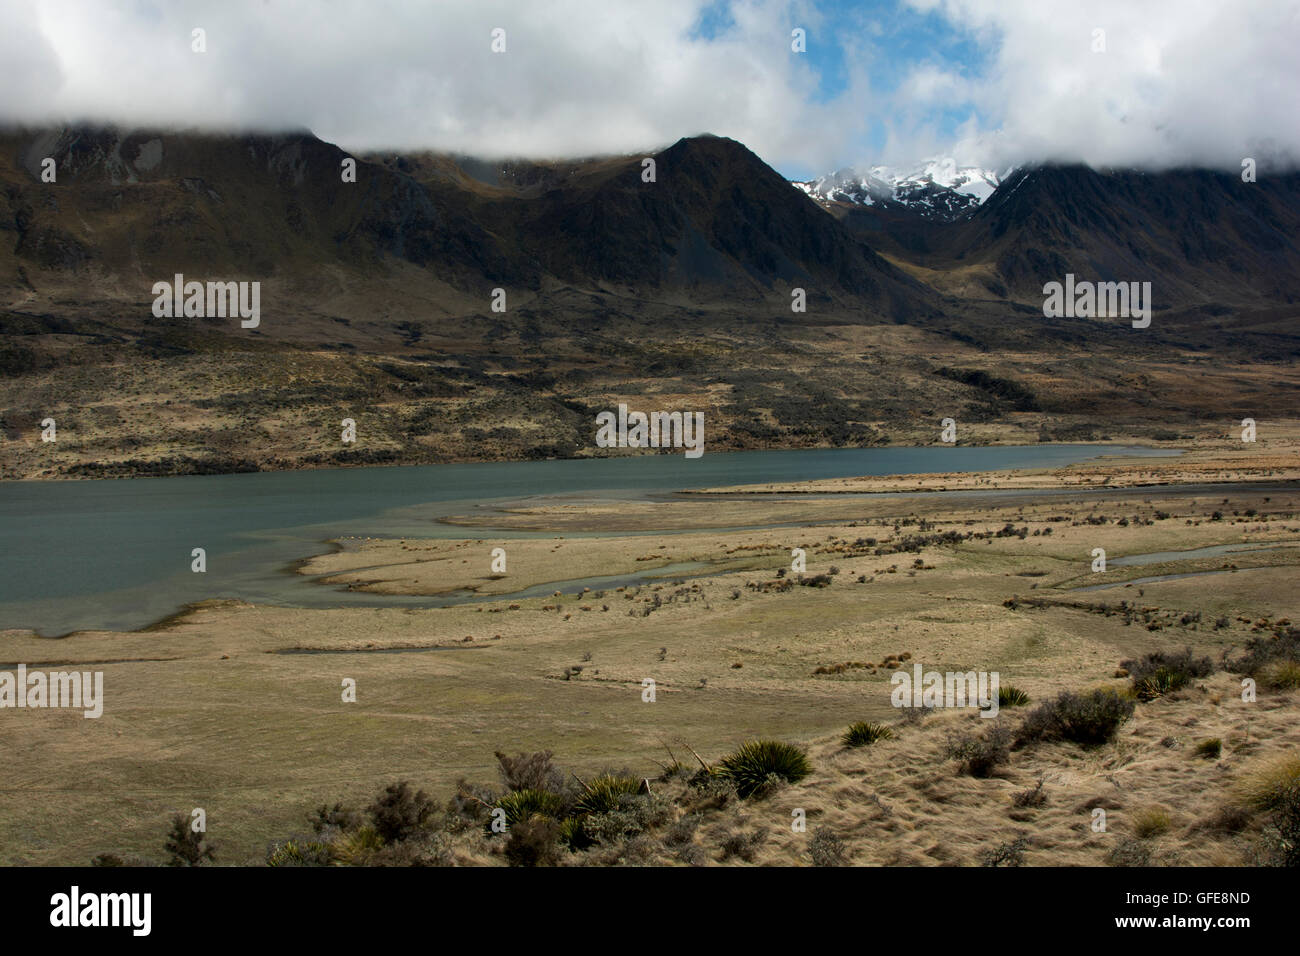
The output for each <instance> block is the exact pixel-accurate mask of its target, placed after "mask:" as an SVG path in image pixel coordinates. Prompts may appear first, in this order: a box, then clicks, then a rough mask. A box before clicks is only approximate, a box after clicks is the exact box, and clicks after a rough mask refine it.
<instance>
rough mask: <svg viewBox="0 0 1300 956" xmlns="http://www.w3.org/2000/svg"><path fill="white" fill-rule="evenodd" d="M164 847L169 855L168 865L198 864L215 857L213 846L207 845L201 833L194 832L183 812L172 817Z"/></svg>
mask: <svg viewBox="0 0 1300 956" xmlns="http://www.w3.org/2000/svg"><path fill="white" fill-rule="evenodd" d="M165 847H166V850H167V853H168V855H169V856H171V860H170V861H169V862H168V863H167V865H168V866H199V865H200V864H202V863H203V862H204V861H205V860H214V859H216V851H215V848H214V847H212V846H210V845H208V843H207V842H206V841H205V840H204V839H203V834H202V833H195V832H194V829H193V827H191V826H190V818H189V817H188V816H186V815H185V814H184V813H178V814H176V815H175V816H173V817H172V826H171V830H170V831H169V832H168V834H167V843H166V844H165Z"/></svg>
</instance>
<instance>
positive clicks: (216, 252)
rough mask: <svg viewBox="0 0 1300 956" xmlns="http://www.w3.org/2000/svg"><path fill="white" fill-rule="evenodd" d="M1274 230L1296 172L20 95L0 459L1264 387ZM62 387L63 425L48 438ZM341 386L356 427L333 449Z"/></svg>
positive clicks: (29, 469)
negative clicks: (104, 112) (200, 301)
mask: <svg viewBox="0 0 1300 956" xmlns="http://www.w3.org/2000/svg"><path fill="white" fill-rule="evenodd" d="M47 160H52V166H53V169H54V171H55V179H54V181H53V182H46V181H43V178H42V177H43V173H45V171H46V170H48V169H49V168H50V166H51V163H49V162H47ZM349 160H354V161H355V166H356V175H355V182H349V181H346V176H345V175H344V174H343V172H342V171H343V170H344V169H345V168H346V167H347V165H348V161H349ZM647 160H652V161H653V163H652V165H651V164H648V163H647V162H646V161H647ZM650 169H652V170H653V175H651V174H650V172H649V170H650ZM1297 236H1300V174H1297V173H1294V172H1275V171H1269V170H1261V175H1260V177H1259V181H1258V182H1253V183H1247V182H1243V181H1242V180H1241V178H1240V176H1237V175H1233V174H1227V173H1219V172H1214V171H1209V170H1175V171H1168V172H1159V173H1150V172H1140V171H1132V170H1092V169H1088V168H1085V167H1078V166H1025V167H1022V168H1018V169H1014V170H1006V171H1002V172H993V171H988V170H979V169H972V168H963V167H959V166H957V165H956V164H955V163H952V162H951V161H946V160H934V161H930V162H927V163H925V164H922V165H921V166H919V167H917V168H916V169H909V170H904V171H895V170H889V169H885V168H884V167H873V168H872V169H870V170H868V171H867V172H866V173H863V174H858V173H854V172H851V171H841V172H839V173H835V174H832V175H831V176H827V177H822V178H821V179H818V180H815V181H813V182H811V183H797V184H791V183H789V182H788V181H786V180H785V179H784V178H783V177H781V176H780V175H779V174H778V173H776V172H775V171H774V170H773V169H772V168H771V167H769V166H768V165H767V164H766V163H764V162H763V161H762V160H761V159H760V158H759V157H758V156H756V155H755V154H754V153H753V152H752V151H750V150H749V149H747V148H746V147H745V146H744V145H742V144H740V143H737V142H734V141H732V140H729V139H725V138H720V137H713V136H699V137H691V138H686V139H682V140H680V141H678V142H677V143H675V144H673V145H671V146H669V147H667V148H664V149H662V150H659V151H656V152H654V153H652V154H649V155H645V156H643V155H633V156H615V157H598V158H593V159H586V160H564V161H537V160H508V161H503V160H484V159H481V158H475V157H466V156H457V155H450V154H440V153H432V152H430V153H407V154H396V153H390V152H373V153H357V154H350V153H347V152H345V151H344V150H342V149H340V148H339V147H337V146H335V145H332V144H329V143H326V142H323V141H321V140H320V139H318V138H316V137H315V136H313V135H311V134H310V133H307V132H293V133H284V134H279V135H263V134H227V135H218V134H208V133H198V132H177V131H166V130H119V129H112V128H92V127H68V128H52V129H44V130H9V131H7V132H5V133H4V134H3V135H0V295H2V296H3V301H2V302H0V323H2V325H3V329H2V331H0V372H3V373H5V377H4V380H3V385H0V428H2V430H3V435H4V442H5V443H4V444H3V445H0V449H3V451H4V452H5V455H4V456H3V460H4V461H5V466H4V469H5V470H4V474H5V475H7V476H9V477H15V476H19V475H31V474H77V473H95V474H99V473H142V472H144V473H163V472H168V471H187V470H203V469H215V470H222V469H226V470H228V469H230V468H233V467H296V466H301V465H311V464H328V463H348V462H351V461H425V460H450V459H468V458H511V457H538V456H542V457H551V456H556V455H561V456H563V455H571V454H588V453H592V448H591V446H592V442H591V436H590V435H589V434H587V432H588V431H589V430H590V429H589V428H588V425H587V423H588V422H589V420H590V418H589V416H591V415H594V410H595V409H599V408H604V407H609V405H610V403H611V402H614V401H616V400H618V399H619V398H621V397H629V396H638V395H645V394H647V393H654V394H656V395H658V396H659V398H658V399H657V400H661V401H662V402H663V403H664V407H668V403H670V402H674V401H675V402H677V403H678V405H679V407H680V406H683V405H686V404H688V403H691V402H694V403H696V404H703V405H706V406H707V407H708V409H709V412H710V415H711V416H712V417H711V422H713V423H714V424H713V425H712V426H711V427H713V428H716V429H717V430H716V431H714V432H713V433H712V434H711V436H710V441H709V444H710V447H711V448H713V449H715V450H716V449H720V448H727V447H732V448H743V447H772V446H780V445H809V444H812V445H816V444H845V443H852V444H862V443H872V442H879V441H893V440H926V441H929V440H931V439H930V438H929V437H928V425H927V426H926V428H925V429H924V430H921V431H914V429H919V428H920V427H921V426H920V425H918V424H917V423H919V422H922V421H925V422H928V420H929V418H930V417H933V416H934V415H935V414H938V413H940V412H941V411H942V410H943V409H945V408H948V407H952V408H954V409H955V410H956V412H957V413H959V414H962V415H967V416H968V417H970V418H972V419H974V420H980V421H986V422H990V423H992V422H995V421H1000V422H1002V424H1003V425H1004V426H1006V427H1012V423H1013V422H1016V423H1018V424H1015V426H1014V427H1015V428H1022V429H1028V430H1029V431H1030V433H1031V434H1032V435H1033V436H1034V437H1035V438H1037V437H1044V436H1045V437H1068V436H1082V437H1087V435H1090V434H1092V435H1095V434H1100V432H1101V431H1104V430H1106V427H1107V426H1101V425H1098V424H1097V422H1098V415H1103V416H1109V418H1108V419H1107V420H1108V421H1113V422H1125V423H1127V425H1126V426H1125V427H1126V429H1127V431H1128V432H1130V433H1135V434H1136V433H1139V432H1140V431H1141V429H1142V428H1145V429H1147V430H1148V431H1169V430H1170V428H1169V424H1170V422H1172V421H1175V420H1178V421H1184V420H1197V419H1198V416H1202V415H1210V416H1213V415H1217V414H1220V413H1222V414H1225V415H1226V414H1239V412H1238V408H1239V406H1240V405H1241V404H1242V402H1243V401H1244V400H1245V399H1246V398H1247V397H1248V396H1250V395H1255V396H1256V398H1255V399H1253V400H1254V401H1258V393H1259V381H1260V378H1259V377H1258V376H1260V375H1262V372H1260V370H1259V369H1258V363H1260V362H1265V363H1273V364H1271V365H1270V369H1271V372H1270V373H1269V374H1268V375H1262V378H1263V379H1267V380H1268V381H1270V382H1271V383H1272V384H1271V385H1270V386H1269V388H1270V389H1271V391H1270V401H1271V402H1272V401H1281V402H1282V403H1283V404H1284V405H1285V404H1286V403H1290V404H1291V405H1292V406H1294V404H1295V403H1296V399H1297V391H1296V386H1295V384H1294V381H1293V379H1294V364H1295V357H1296V356H1297V355H1300V336H1298V335H1297V332H1296V325H1295V319H1296V317H1297V311H1298V310H1297V305H1296V304H1297V301H1298V300H1297V296H1300V247H1298V246H1297V239H1296V237H1297ZM178 273H179V274H183V275H185V276H186V277H187V278H194V279H198V280H200V281H202V280H205V279H206V280H222V281H226V280H232V281H233V280H252V281H258V282H260V283H261V295H262V313H263V316H264V318H263V321H262V322H261V324H260V326H259V327H258V328H256V329H252V330H243V329H241V328H240V327H239V325H238V323H237V322H235V323H231V322H228V321H225V320H223V319H220V318H188V319H187V318H176V319H168V320H159V319H155V318H154V317H153V315H152V313H151V310H150V303H151V300H152V295H151V288H152V286H153V284H154V283H156V282H158V281H170V280H171V279H172V277H173V275H175V274H178ZM1067 273H1072V274H1075V275H1076V276H1077V277H1078V278H1080V279H1091V280H1095V281H1149V282H1151V283H1152V285H1153V289H1154V292H1153V296H1154V302H1155V309H1156V319H1155V321H1154V322H1153V325H1152V328H1151V329H1149V330H1147V331H1146V333H1144V334H1143V335H1142V337H1141V338H1135V336H1134V333H1133V331H1132V330H1131V329H1128V328H1126V327H1125V325H1124V324H1123V323H1120V322H1116V321H1109V322H1107V321H1097V320H1087V319H1047V318H1044V317H1043V314H1042V302H1043V293H1042V287H1043V285H1044V284H1045V283H1047V282H1051V281H1061V280H1062V279H1063V278H1064V276H1065V275H1066V274H1067ZM498 290H500V294H498ZM797 290H802V291H803V296H804V299H805V301H806V310H805V311H795V310H793V309H792V307H791V303H792V301H795V300H796V299H797V296H798V293H797ZM502 308H503V309H504V310H502ZM1212 357H1213V358H1214V359H1215V360H1216V361H1217V362H1218V365H1217V366H1216V367H1214V368H1211V369H1210V370H1209V371H1208V372H1207V370H1206V369H1205V368H1204V367H1202V366H1203V365H1204V361H1203V359H1206V358H1212ZM1243 363H1256V364H1255V366H1251V368H1252V369H1254V370H1253V371H1250V372H1249V373H1247V374H1242V373H1241V368H1242V367H1243ZM1279 363H1280V364H1279ZM1279 370H1282V371H1279ZM1157 372H1158V374H1160V375H1161V376H1163V384H1164V386H1167V387H1165V388H1164V389H1163V391H1162V393H1161V394H1159V395H1155V396H1153V395H1152V394H1150V383H1151V381H1152V379H1151V376H1152V375H1153V374H1156V373H1157ZM977 373H978V374H977ZM1194 385H1195V386H1196V387H1199V388H1200V389H1201V390H1202V391H1204V390H1206V389H1209V391H1210V393H1211V394H1210V395H1209V397H1208V398H1207V397H1204V396H1201V397H1199V398H1198V399H1197V401H1196V402H1193V401H1191V399H1190V397H1189V396H1190V392H1186V391H1184V389H1185V388H1186V389H1190V388H1192V387H1193V386H1194ZM164 395H165V396H168V397H167V398H162V397H160V396H164ZM358 406H364V410H361V411H358ZM50 409H62V410H63V414H64V417H65V421H66V422H67V423H68V427H67V428H66V429H64V430H62V431H61V435H66V436H67V438H66V440H65V439H64V438H62V437H61V438H60V445H59V447H58V448H57V449H41V448H40V447H39V446H38V445H37V446H34V445H32V435H33V428H34V427H35V423H36V422H38V421H40V420H41V419H42V418H43V417H44V416H45V414H46V413H47V412H48V411H49V410H50ZM1230 409H1231V410H1232V411H1231V412H1230V411H1229V410H1230ZM348 412H351V413H352V415H351V417H357V416H358V415H360V416H362V418H364V419H365V420H366V421H368V423H369V427H368V428H362V429H361V432H362V434H363V435H364V436H366V440H365V441H364V442H363V441H361V440H359V441H358V443H357V447H355V448H347V449H339V448H338V447H337V443H333V444H331V442H330V441H328V440H326V439H325V438H323V437H322V435H324V434H326V433H327V432H328V430H329V429H331V428H332V426H327V424H326V423H327V422H329V421H337V420H338V418H340V417H343V416H345V415H347V413H348ZM1243 414H1244V413H1243ZM1017 415H1019V416H1022V417H1021V418H1016V417H1015V416H1017ZM1008 416H1011V417H1008ZM1089 417H1090V418H1089ZM362 418H358V421H359V422H361V421H362ZM1088 420H1091V422H1092V424H1091V425H1089V424H1088ZM999 427H1001V426H999ZM990 428H992V426H990ZM1000 434H1001V433H998V432H997V430H996V429H992V430H991V431H990V432H989V435H988V440H999V435H1000ZM78 436H79V437H80V438H81V439H84V441H82V442H81V443H80V444H78V442H77V441H76V440H74V439H76V438H77V437H78ZM1003 437H1005V436H1003Z"/></svg>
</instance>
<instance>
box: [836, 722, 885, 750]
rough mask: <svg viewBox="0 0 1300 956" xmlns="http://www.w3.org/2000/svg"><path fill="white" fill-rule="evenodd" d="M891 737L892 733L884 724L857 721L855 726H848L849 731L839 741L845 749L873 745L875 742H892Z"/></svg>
mask: <svg viewBox="0 0 1300 956" xmlns="http://www.w3.org/2000/svg"><path fill="white" fill-rule="evenodd" d="M893 737H894V731H893V730H892V729H890V728H889V727H888V726H886V725H885V724H873V723H871V722H870V721H867V720H859V721H858V722H857V723H856V724H849V729H848V730H846V731H845V732H844V736H843V737H841V738H840V739H841V740H842V741H843V742H844V746H846V747H865V746H867V745H868V744H874V743H875V742H876V741H877V740H892V739H893Z"/></svg>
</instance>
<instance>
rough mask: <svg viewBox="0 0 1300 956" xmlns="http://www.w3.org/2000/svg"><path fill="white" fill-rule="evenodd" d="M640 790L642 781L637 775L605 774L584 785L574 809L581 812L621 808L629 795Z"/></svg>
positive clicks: (588, 812) (634, 794)
mask: <svg viewBox="0 0 1300 956" xmlns="http://www.w3.org/2000/svg"><path fill="white" fill-rule="evenodd" d="M640 791H641V781H640V780H637V779H636V778H635V777H618V776H615V775H613V774H603V775H601V776H599V777H596V778H595V779H593V780H589V781H587V782H586V783H584V784H583V785H582V793H581V794H580V795H579V796H578V802H577V804H576V805H575V806H574V810H575V811H576V812H577V813H579V814H591V813H608V812H610V811H611V810H617V809H619V808H620V807H621V806H622V805H623V803H624V801H625V799H626V798H627V797H634V796H636V795H637V794H638V793H639V792H640Z"/></svg>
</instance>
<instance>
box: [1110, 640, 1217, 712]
mask: <svg viewBox="0 0 1300 956" xmlns="http://www.w3.org/2000/svg"><path fill="white" fill-rule="evenodd" d="M1119 666H1120V667H1122V668H1124V670H1126V671H1128V672H1129V674H1130V675H1131V676H1132V678H1133V690H1134V691H1135V692H1136V693H1137V696H1138V699H1139V700H1154V699H1155V698H1157V697H1162V696H1164V695H1165V694H1169V693H1172V692H1173V691H1176V690H1181V689H1182V688H1184V687H1186V686H1187V685H1188V684H1190V683H1191V682H1192V681H1193V680H1194V679H1196V678H1198V677H1208V676H1209V675H1210V674H1213V673H1214V662H1213V661H1211V660H1210V659H1209V658H1208V657H1194V656H1193V655H1192V649H1191V648H1190V647H1187V648H1184V649H1183V650H1181V651H1156V652H1155V653H1153V654H1148V655H1146V656H1145V657H1143V658H1141V659H1139V660H1133V661H1120V665H1119Z"/></svg>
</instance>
